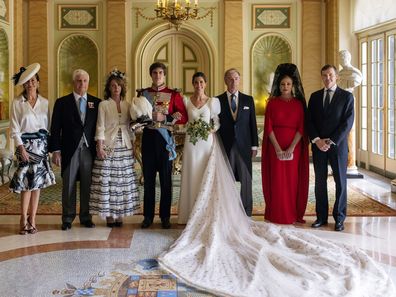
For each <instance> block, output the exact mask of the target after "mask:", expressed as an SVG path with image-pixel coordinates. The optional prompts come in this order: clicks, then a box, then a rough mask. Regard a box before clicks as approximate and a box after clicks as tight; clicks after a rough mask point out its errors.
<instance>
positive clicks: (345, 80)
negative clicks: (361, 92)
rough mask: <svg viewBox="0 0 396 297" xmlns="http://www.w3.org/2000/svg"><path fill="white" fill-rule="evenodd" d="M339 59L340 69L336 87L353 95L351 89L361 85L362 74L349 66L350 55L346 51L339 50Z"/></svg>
mask: <svg viewBox="0 0 396 297" xmlns="http://www.w3.org/2000/svg"><path fill="white" fill-rule="evenodd" d="M339 58H340V64H341V66H342V69H341V70H340V71H339V73H338V77H339V81H338V85H339V86H340V87H341V88H343V89H344V90H347V91H348V92H351V93H353V89H354V88H356V87H358V86H360V84H361V83H362V77H363V76H362V73H361V72H360V70H359V69H357V68H355V67H353V66H352V65H351V53H350V52H349V51H348V50H341V51H340V52H339Z"/></svg>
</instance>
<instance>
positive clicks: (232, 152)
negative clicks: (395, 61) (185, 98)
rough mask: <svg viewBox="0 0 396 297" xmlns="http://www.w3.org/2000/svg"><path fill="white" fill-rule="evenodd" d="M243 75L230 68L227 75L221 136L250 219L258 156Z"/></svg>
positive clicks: (250, 100)
mask: <svg viewBox="0 0 396 297" xmlns="http://www.w3.org/2000/svg"><path fill="white" fill-rule="evenodd" d="M239 81H240V74H239V72H238V70H236V69H234V68H231V69H228V70H227V71H226V72H225V74H224V82H225V84H226V85H227V91H226V92H224V93H223V94H221V95H219V96H217V97H218V98H219V100H220V105H221V112H220V115H219V118H220V129H219V130H218V133H219V135H220V137H221V140H222V142H223V145H224V149H225V151H226V153H227V157H228V160H229V161H230V164H231V168H232V170H233V172H234V175H235V179H236V180H237V181H240V183H241V199H242V204H243V207H244V208H245V211H246V214H247V215H248V216H251V215H252V210H253V197H252V196H253V195H252V157H255V156H256V155H257V147H258V136H257V123H256V112H255V107H254V100H253V97H252V96H248V95H245V94H243V93H241V92H239V91H238V86H239Z"/></svg>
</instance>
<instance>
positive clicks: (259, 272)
mask: <svg viewBox="0 0 396 297" xmlns="http://www.w3.org/2000/svg"><path fill="white" fill-rule="evenodd" d="M205 119H207V118H205ZM189 120H190V121H193V120H194V117H193V118H190V119H189ZM196 149H197V150H199V147H197V148H196ZM200 166H204V170H203V172H202V175H201V177H198V176H197V175H195V174H194V175H195V176H196V180H195V183H196V184H197V185H198V184H200V187H199V189H200V190H199V192H197V194H196V195H197V196H196V199H195V204H194V206H193V208H192V211H191V214H190V217H189V220H188V223H187V226H186V228H185V229H184V231H183V233H182V234H181V236H180V237H179V238H178V239H177V240H176V242H175V243H174V244H173V245H172V246H171V247H170V248H169V250H168V251H166V252H164V253H163V254H161V255H160V256H159V258H158V262H159V263H160V265H161V266H162V267H163V268H164V269H165V270H167V271H169V272H171V273H172V274H174V275H176V276H177V277H178V278H180V279H182V280H183V281H185V282H186V283H187V284H189V285H191V286H194V287H196V288H198V289H201V290H204V291H207V292H210V293H213V294H215V295H218V296H238V297H240V296H244V297H245V296H246V297H248V296H249V297H252V296H260V297H265V296H273V297H283V296H290V297H306V296H315V297H316V296H334V297H335V296H337V297H340V296H356V297H362V296H367V297H375V296H378V297H379V296H381V297H382V296H396V290H395V287H394V285H393V283H392V281H391V279H390V278H389V276H388V275H387V274H386V273H385V272H384V271H383V269H382V268H381V267H380V266H379V265H378V264H376V263H375V262H374V260H373V259H371V258H370V257H369V256H367V255H366V254H365V253H364V252H363V251H361V250H359V249H357V248H354V247H351V246H348V245H344V244H341V243H335V242H332V241H328V240H323V239H320V238H318V237H316V236H314V235H312V234H310V233H308V232H304V231H303V230H297V229H295V228H292V227H281V226H278V225H274V224H271V223H266V222H255V221H253V220H251V219H250V218H249V217H247V216H246V215H245V211H244V209H243V206H242V203H241V200H240V198H239V193H238V191H237V188H236V187H235V186H234V185H235V180H234V178H233V174H232V171H231V169H230V168H229V164H228V163H227V159H226V156H225V154H224V152H223V151H222V148H221V144H220V142H219V140H218V139H217V137H215V136H213V142H211V146H210V151H209V157H208V161H207V162H206V160H205V158H202V159H201V164H200ZM184 168H185V169H184V170H188V171H190V172H194V171H195V168H194V167H184ZM189 186H191V184H189V185H187V184H183V187H189ZM182 191H183V189H182ZM192 198H193V197H192Z"/></svg>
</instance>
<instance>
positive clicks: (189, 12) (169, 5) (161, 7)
mask: <svg viewBox="0 0 396 297" xmlns="http://www.w3.org/2000/svg"><path fill="white" fill-rule="evenodd" d="M191 2H192V1H190V0H184V1H182V0H173V1H172V0H157V6H156V8H155V9H154V11H155V16H154V17H148V16H145V15H144V14H143V12H142V11H143V10H144V8H136V27H138V26H139V23H138V18H139V16H140V17H142V18H144V19H145V20H149V21H154V20H156V19H163V20H165V21H168V22H169V23H170V25H171V26H174V27H175V28H176V30H179V28H180V26H181V24H182V23H183V22H184V21H187V20H189V19H191V20H202V19H205V18H207V17H208V16H210V26H211V27H213V10H214V9H215V8H214V7H209V8H201V9H202V10H205V11H206V12H205V13H204V14H201V15H200V14H199V10H201V9H200V8H199V7H198V0H194V4H192V3H191Z"/></svg>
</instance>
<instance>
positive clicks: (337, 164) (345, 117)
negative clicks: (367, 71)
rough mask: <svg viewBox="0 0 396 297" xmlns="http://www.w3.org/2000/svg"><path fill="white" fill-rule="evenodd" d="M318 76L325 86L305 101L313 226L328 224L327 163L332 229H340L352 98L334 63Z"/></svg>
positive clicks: (345, 204) (342, 214)
mask: <svg viewBox="0 0 396 297" xmlns="http://www.w3.org/2000/svg"><path fill="white" fill-rule="evenodd" d="M321 76H322V81H323V84H324V89H321V90H319V91H316V92H314V93H312V95H311V97H310V99H309V103H308V133H309V138H310V140H311V142H312V159H313V165H314V170H315V199H316V216H317V220H316V221H315V222H314V223H313V224H312V227H313V228H318V227H320V226H323V225H327V217H328V213H329V201H328V196H327V175H328V164H329V163H330V166H331V169H332V171H333V177H334V182H335V184H336V200H335V203H334V208H333V217H334V220H335V228H334V229H335V230H336V231H342V230H344V220H345V217H346V208H347V176H346V174H347V163H348V134H349V131H350V130H351V128H352V125H353V118H354V109H353V104H354V102H353V95H352V94H351V93H350V92H347V91H345V90H343V89H341V88H339V87H337V84H336V80H337V78H338V73H337V68H335V66H333V65H325V66H323V68H322V70H321Z"/></svg>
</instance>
